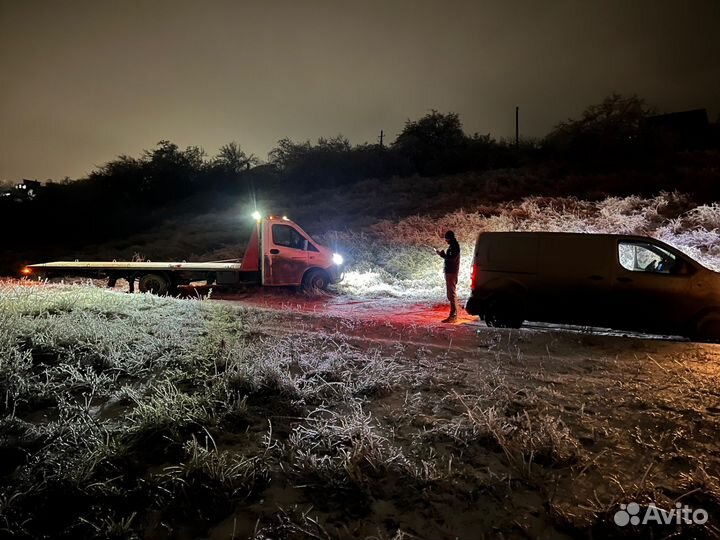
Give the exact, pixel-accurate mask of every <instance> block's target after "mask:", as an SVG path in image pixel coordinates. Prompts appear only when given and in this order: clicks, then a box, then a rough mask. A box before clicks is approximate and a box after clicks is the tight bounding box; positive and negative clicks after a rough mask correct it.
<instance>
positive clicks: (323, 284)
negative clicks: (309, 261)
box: [302, 270, 330, 291]
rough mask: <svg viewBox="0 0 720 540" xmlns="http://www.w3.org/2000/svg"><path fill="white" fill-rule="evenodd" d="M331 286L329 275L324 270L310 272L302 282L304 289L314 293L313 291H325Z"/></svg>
mask: <svg viewBox="0 0 720 540" xmlns="http://www.w3.org/2000/svg"><path fill="white" fill-rule="evenodd" d="M329 284H330V279H329V278H328V275H327V274H326V273H325V272H323V271H322V270H310V271H309V272H308V273H307V274H305V276H303V280H302V289H303V290H304V291H312V290H313V289H317V290H324V289H327V287H328V285H329Z"/></svg>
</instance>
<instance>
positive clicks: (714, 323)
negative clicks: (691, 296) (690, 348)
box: [690, 311, 720, 343]
mask: <svg viewBox="0 0 720 540" xmlns="http://www.w3.org/2000/svg"><path fill="white" fill-rule="evenodd" d="M690 338H691V339H693V340H694V341H703V342H705V343H720V311H711V312H710V313H707V314H705V315H704V316H702V317H701V318H700V319H699V320H698V321H697V323H695V328H694V329H693V332H692V334H691V336H690Z"/></svg>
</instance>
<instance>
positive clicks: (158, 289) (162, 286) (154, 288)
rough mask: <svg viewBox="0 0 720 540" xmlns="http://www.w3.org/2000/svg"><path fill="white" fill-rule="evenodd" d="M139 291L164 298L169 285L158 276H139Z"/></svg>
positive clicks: (164, 279) (163, 278)
mask: <svg viewBox="0 0 720 540" xmlns="http://www.w3.org/2000/svg"><path fill="white" fill-rule="evenodd" d="M140 290H141V291H142V292H144V293H146V292H149V293H152V294H156V295H158V296H164V295H166V294H167V293H168V291H169V290H170V283H169V282H168V280H167V279H166V278H165V277H164V276H162V275H160V274H144V275H142V276H140Z"/></svg>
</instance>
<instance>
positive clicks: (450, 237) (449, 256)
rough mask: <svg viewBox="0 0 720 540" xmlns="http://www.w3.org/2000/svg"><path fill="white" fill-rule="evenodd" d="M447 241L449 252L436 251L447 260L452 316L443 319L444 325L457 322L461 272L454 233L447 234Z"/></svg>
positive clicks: (448, 290)
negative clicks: (458, 284)
mask: <svg viewBox="0 0 720 540" xmlns="http://www.w3.org/2000/svg"><path fill="white" fill-rule="evenodd" d="M445 241H446V242H447V243H448V248H447V251H445V250H442V249H440V250H438V249H436V250H435V253H437V254H438V255H439V256H440V257H442V258H443V259H445V265H444V266H445V267H444V271H445V286H446V287H447V299H448V300H449V301H450V315H448V317H447V319H443V321H442V322H444V323H452V322H455V321H457V281H458V273H459V272H460V244H458V241H457V240H456V239H455V233H454V232H453V231H447V232H446V233H445Z"/></svg>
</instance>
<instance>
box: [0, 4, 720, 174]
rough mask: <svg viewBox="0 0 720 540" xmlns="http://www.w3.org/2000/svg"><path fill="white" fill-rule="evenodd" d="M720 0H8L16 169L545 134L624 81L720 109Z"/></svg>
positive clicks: (1, 93)
mask: <svg viewBox="0 0 720 540" xmlns="http://www.w3.org/2000/svg"><path fill="white" fill-rule="evenodd" d="M719 29H720V0H707V1H699V0H698V1H673V2H670V1H665V0H649V1H645V0H642V1H641V0H620V1H596V2H582V1H538V0H533V1H527V2H510V1H497V2H481V1H471V2H464V1H463V2H461V1H443V2H441V1H433V2H427V1H418V0H412V1H409V0H408V1H405V0H402V1H401V0H384V1H377V2H376V1H368V0H362V1H353V2H349V1H341V0H337V1H332V2H326V1H303V0H287V1H257V2H254V1H253V2H250V1H247V2H245V1H239V0H235V1H207V2H201V1H194V2H190V1H184V2H181V1H173V2H170V1H161V0H147V1H144V2H139V1H131V0H122V1H112V2H111V1H98V0H93V1H67V2H52V1H44V2H41V1H30V0H0V68H1V73H2V79H1V85H0V181H1V180H4V179H5V180H16V179H19V178H38V179H41V180H44V179H46V178H55V179H60V178H62V177H64V176H70V177H73V178H74V177H81V176H83V175H84V174H86V173H87V172H89V171H90V170H92V168H93V167H94V166H95V165H99V164H102V163H104V162H106V161H108V160H110V159H113V158H114V157H115V156H117V155H118V154H121V153H126V154H130V155H137V154H138V153H139V152H140V150H142V149H144V148H151V147H152V146H154V145H155V143H157V142H158V141H159V140H161V139H170V140H172V141H173V142H176V143H178V144H179V145H181V146H186V145H191V144H192V145H199V146H202V147H204V148H205V150H206V151H208V152H209V153H211V154H212V153H214V152H215V151H216V150H217V149H218V147H219V146H220V145H222V144H224V143H226V142H229V141H232V140H235V141H237V142H239V143H240V144H241V145H242V146H243V148H244V149H245V150H246V151H248V152H253V153H255V154H257V155H258V156H259V157H261V158H265V157H266V155H267V151H268V150H270V148H272V147H273V145H274V144H275V142H276V141H277V140H278V139H280V138H282V137H286V136H287V137H291V138H293V139H296V140H305V139H313V140H314V139H316V138H317V137H319V136H333V135H337V134H339V133H341V134H343V135H345V136H347V137H349V138H350V140H351V141H352V142H353V143H362V142H365V141H369V142H374V141H376V139H377V136H378V134H379V131H380V130H381V129H384V130H385V132H386V133H387V134H388V135H389V137H390V138H391V140H392V138H394V136H395V135H396V134H397V132H398V131H399V130H400V129H402V126H403V123H404V122H405V120H407V119H408V118H411V119H416V118H419V117H420V116H422V115H423V114H425V113H426V112H427V111H428V110H429V109H431V108H434V109H438V110H440V111H442V112H448V111H455V112H458V113H459V114H460V116H461V119H462V120H463V123H464V126H465V129H466V131H468V132H471V133H472V132H476V131H477V132H480V133H483V134H484V133H491V134H492V135H493V136H495V137H504V136H510V135H512V134H513V133H514V107H515V105H519V106H520V108H521V132H522V134H524V135H533V136H539V135H543V134H545V133H546V132H547V131H548V130H549V129H550V128H551V127H552V126H553V125H555V124H556V123H557V122H559V121H561V120H564V119H566V118H568V117H571V116H577V115H578V114H579V113H580V112H581V111H582V110H583V108H584V107H585V106H587V105H589V104H592V103H596V102H599V101H601V100H602V98H603V97H605V96H606V95H608V94H609V93H611V92H613V91H616V92H620V93H626V94H631V93H637V94H639V95H640V96H642V97H644V98H646V99H647V100H648V102H649V103H650V104H652V105H655V106H656V107H658V109H660V110H661V111H673V110H684V109H689V108H698V107H706V108H708V110H709V113H710V116H711V120H715V118H716V117H717V115H718V113H720V60H719V58H720V30H719Z"/></svg>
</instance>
